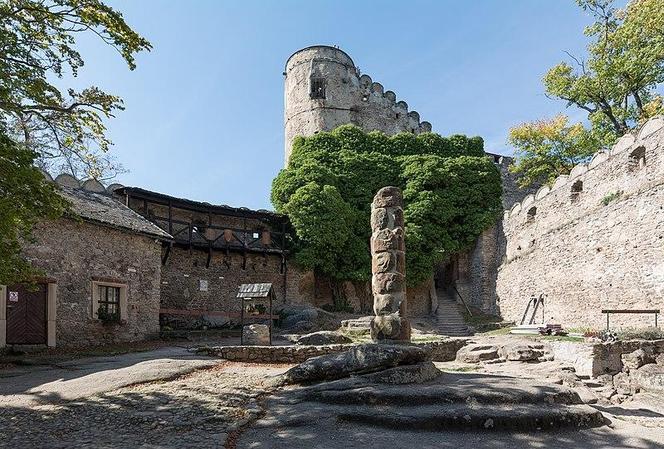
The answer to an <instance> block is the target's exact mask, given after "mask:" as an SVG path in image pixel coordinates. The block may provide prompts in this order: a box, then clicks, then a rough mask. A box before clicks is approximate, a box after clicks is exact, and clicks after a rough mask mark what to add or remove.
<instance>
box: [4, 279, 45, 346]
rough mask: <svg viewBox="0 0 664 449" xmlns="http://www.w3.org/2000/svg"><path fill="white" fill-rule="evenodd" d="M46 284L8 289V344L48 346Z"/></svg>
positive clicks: (15, 286) (10, 287) (16, 286)
mask: <svg viewBox="0 0 664 449" xmlns="http://www.w3.org/2000/svg"><path fill="white" fill-rule="evenodd" d="M47 295H48V289H47V286H46V284H37V285H36V286H31V287H28V286H24V285H13V286H9V287H7V344H10V345H40V344H46V340H47V338H46V319H47V318H46V297H47Z"/></svg>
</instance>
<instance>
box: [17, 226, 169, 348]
mask: <svg viewBox="0 0 664 449" xmlns="http://www.w3.org/2000/svg"><path fill="white" fill-rule="evenodd" d="M33 234H34V236H35V242H33V243H28V244H26V245H25V246H24V250H23V253H24V254H25V256H26V257H27V258H28V259H29V260H30V261H31V262H32V263H33V265H34V266H36V267H38V268H41V269H42V270H43V271H44V272H45V274H46V276H47V277H48V278H49V280H53V281H54V282H56V283H57V317H56V344H57V346H78V345H81V346H83V345H100V344H107V343H113V342H124V341H139V340H145V339H149V338H154V337H156V336H158V335H159V299H160V292H159V279H160V270H161V259H160V255H161V242H159V241H156V240H155V239H154V238H151V237H147V236H142V235H137V234H132V233H129V232H126V231H122V230H118V229H113V228H110V227H106V226H101V225H97V224H92V223H89V222H85V221H80V220H72V219H68V218H61V219H58V220H54V221H45V222H41V223H39V224H38V225H37V226H36V227H35V229H34V232H33ZM93 278H105V279H112V280H114V281H116V282H121V283H124V284H126V285H127V320H126V323H122V324H102V323H101V321H99V320H97V319H94V318H93V317H92V280H93Z"/></svg>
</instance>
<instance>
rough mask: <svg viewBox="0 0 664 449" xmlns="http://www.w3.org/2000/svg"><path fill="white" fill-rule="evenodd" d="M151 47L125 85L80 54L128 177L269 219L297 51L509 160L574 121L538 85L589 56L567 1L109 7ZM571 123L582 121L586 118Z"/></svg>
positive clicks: (109, 68) (95, 51)
mask: <svg viewBox="0 0 664 449" xmlns="http://www.w3.org/2000/svg"><path fill="white" fill-rule="evenodd" d="M109 3H110V4H111V5H113V6H114V7H116V8H118V9H119V10H121V11H122V12H123V14H124V16H125V18H126V20H127V21H128V22H129V24H130V25H131V26H132V27H133V28H134V29H135V30H137V31H139V32H140V33H141V34H143V35H144V36H145V37H147V38H148V39H149V40H150V41H151V42H152V44H153V45H154V50H153V51H152V52H150V53H145V54H141V55H139V57H138V68H137V69H136V70H135V71H133V72H132V71H130V70H128V68H127V67H126V66H125V65H124V63H123V61H122V60H121V58H120V57H119V56H118V55H117V54H115V53H114V51H113V50H112V49H110V48H104V46H102V45H101V44H99V43H97V42H96V41H93V40H91V39H85V40H84V41H82V42H81V50H82V53H83V56H84V58H85V60H86V66H85V68H84V69H83V70H82V72H81V74H80V75H79V79H78V80H77V81H76V85H78V86H81V85H89V84H94V85H97V86H99V87H101V88H102V89H104V90H106V91H108V92H111V93H114V94H117V95H120V96H121V97H123V98H124V100H125V106H126V110H125V111H123V112H121V113H119V114H118V116H117V117H116V118H115V119H113V120H112V121H110V122H109V123H108V127H109V135H110V137H111V138H112V140H113V141H114V143H115V146H114V147H113V150H112V151H113V152H114V154H115V156H116V157H117V159H119V161H120V162H122V164H123V165H124V166H125V168H127V169H128V170H129V173H126V174H123V175H121V176H120V177H119V178H118V181H119V182H121V183H123V184H125V185H131V186H140V187H143V188H146V189H151V190H156V191H159V192H162V193H166V194H170V195H175V196H180V197H186V198H190V199H194V200H200V201H208V202H210V203H213V204H229V205H232V206H246V207H250V208H269V209H271V208H272V206H271V204H270V201H269V192H270V185H271V181H272V179H273V178H274V176H275V175H276V174H277V172H278V171H279V170H280V169H281V168H282V165H283V139H284V136H283V76H282V72H283V66H284V63H285V61H286V59H287V58H288V56H289V55H290V54H291V53H293V52H294V51H295V50H297V49H299V48H302V47H306V46H309V45H313V44H327V45H338V46H340V47H341V48H342V49H343V50H345V51H346V52H347V53H348V54H350V56H351V57H352V58H353V59H354V61H355V63H356V64H357V65H358V66H359V67H360V68H361V70H362V72H363V73H367V74H369V75H371V77H372V78H373V79H374V80H375V81H378V82H380V83H381V84H383V86H385V89H386V90H387V89H389V90H393V91H394V92H396V94H397V97H398V98H399V99H403V100H405V101H406V102H407V103H408V104H409V106H410V108H411V109H413V110H417V111H418V112H419V113H420V116H421V117H422V120H427V121H429V122H431V123H432V125H433V130H434V131H435V132H438V133H440V134H442V135H448V134H457V133H461V134H468V135H479V136H482V137H483V138H484V139H485V147H486V149H487V151H491V152H497V153H502V154H510V153H511V150H510V148H509V147H508V146H507V145H506V136H507V131H508V129H509V128H510V127H511V126H514V125H515V124H518V123H521V122H523V121H528V120H533V119H537V118H541V117H550V116H553V115H555V114H556V113H559V112H565V104H564V103H563V102H559V101H555V100H551V99H548V98H546V97H545V96H544V92H543V87H542V84H541V78H542V75H543V74H544V73H545V72H546V70H547V69H548V68H549V67H551V66H552V65H554V64H556V63H557V62H559V61H561V60H563V59H565V58H566V55H565V54H564V50H567V51H569V52H572V53H575V54H581V55H582V54H583V51H584V48H585V45H586V40H585V38H584V36H583V27H584V26H585V25H587V24H588V23H590V21H591V20H590V17H588V16H587V15H586V14H585V13H584V12H583V11H581V10H580V9H579V8H578V7H577V6H576V4H575V3H574V2H573V1H572V0H547V1H544V0H509V1H506V0H475V1H468V0H457V1H452V0H429V1H425V0H416V1H412V0H409V1H407V2H406V1H382V2H378V1H359V0H354V1H350V0H335V1H332V0H328V1H322V0H318V1H312V0H310V1H304V0H279V1H268V0H262V1H259V0H243V1H221V0H195V1H185V0H177V1H176V0H140V1H135V0H112V1H109ZM567 112H568V113H569V114H570V115H571V116H572V117H573V118H574V119H576V120H580V119H582V118H583V114H579V112H578V111H577V110H575V109H568V110H567Z"/></svg>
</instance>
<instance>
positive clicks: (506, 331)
mask: <svg viewBox="0 0 664 449" xmlns="http://www.w3.org/2000/svg"><path fill="white" fill-rule="evenodd" d="M509 333H510V328H509V327H501V328H500V329H493V330H490V331H486V332H477V335H489V336H491V335H507V334H509Z"/></svg>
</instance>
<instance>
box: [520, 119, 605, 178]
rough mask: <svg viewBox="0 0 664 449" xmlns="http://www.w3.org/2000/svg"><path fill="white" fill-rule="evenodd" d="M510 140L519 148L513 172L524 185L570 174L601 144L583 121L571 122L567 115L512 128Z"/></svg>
mask: <svg viewBox="0 0 664 449" xmlns="http://www.w3.org/2000/svg"><path fill="white" fill-rule="evenodd" d="M509 143H510V144H511V145H513V146H514V147H515V148H516V153H515V156H516V162H515V163H514V164H513V165H511V166H510V171H511V172H513V173H516V174H517V175H519V178H518V183H519V185H520V186H521V187H528V186H531V185H533V184H536V183H545V184H551V183H553V181H555V179H556V178H557V177H558V176H559V175H567V174H569V172H570V171H571V170H572V168H574V166H575V165H577V164H579V163H582V162H585V161H586V160H588V159H589V158H590V156H592V155H593V153H595V152H596V151H597V149H598V148H599V146H600V143H599V141H598V140H597V139H596V138H595V136H594V135H593V133H592V132H590V131H588V130H587V129H586V128H585V127H584V126H583V124H581V123H576V124H573V125H570V124H569V118H568V117H566V116H564V115H558V116H557V117H555V118H553V119H550V120H538V121H535V122H531V123H524V124H521V125H519V126H516V127H514V128H512V129H510V133H509Z"/></svg>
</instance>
